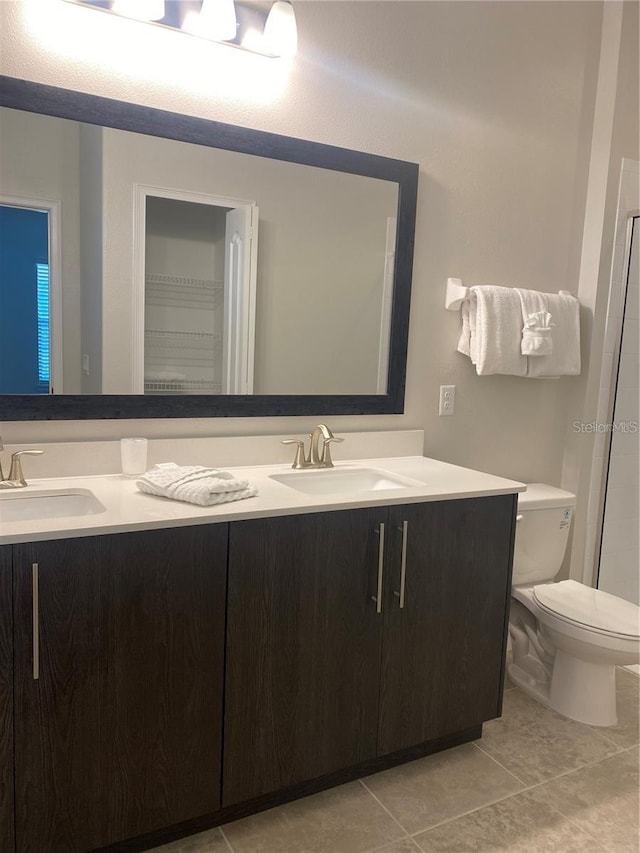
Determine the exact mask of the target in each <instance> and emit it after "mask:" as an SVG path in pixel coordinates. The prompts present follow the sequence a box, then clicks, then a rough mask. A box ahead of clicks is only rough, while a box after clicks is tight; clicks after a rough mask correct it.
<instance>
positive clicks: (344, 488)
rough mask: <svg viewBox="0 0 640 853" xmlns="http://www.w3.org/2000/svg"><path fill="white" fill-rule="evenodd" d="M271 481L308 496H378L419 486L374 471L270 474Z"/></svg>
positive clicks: (358, 469) (345, 470) (316, 471)
mask: <svg viewBox="0 0 640 853" xmlns="http://www.w3.org/2000/svg"><path fill="white" fill-rule="evenodd" d="M271 479H272V480H276V481H277V482H278V483H282V484H283V485H284V486H289V488H290V489H295V490H296V491H298V492H304V493H305V494H308V495H331V494H350V493H357V492H379V491H383V490H385V489H411V488H415V487H416V486H420V485H422V484H421V483H419V482H418V481H417V480H411V479H409V478H408V477H402V476H401V475H400V474H392V473H391V472H390V471H382V470H380V469H377V468H330V469H328V470H325V469H318V470H314V471H291V472H290V473H287V474H271Z"/></svg>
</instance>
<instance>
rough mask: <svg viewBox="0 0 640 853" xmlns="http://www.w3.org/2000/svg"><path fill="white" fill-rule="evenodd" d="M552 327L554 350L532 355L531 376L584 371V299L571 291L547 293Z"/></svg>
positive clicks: (559, 374) (565, 374)
mask: <svg viewBox="0 0 640 853" xmlns="http://www.w3.org/2000/svg"><path fill="white" fill-rule="evenodd" d="M544 296H545V298H546V302H547V305H548V309H547V310H548V311H549V312H550V313H551V314H552V316H553V321H554V323H555V326H554V328H553V329H552V332H551V334H552V337H553V353H552V354H551V355H543V356H541V357H540V358H530V359H529V367H528V372H527V376H531V377H534V378H543V377H546V376H578V375H579V374H580V369H581V364H580V302H579V301H578V300H577V299H576V298H575V296H572V294H571V293H569V292H567V291H560V293H545V294H544Z"/></svg>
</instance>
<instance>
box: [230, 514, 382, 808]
mask: <svg viewBox="0 0 640 853" xmlns="http://www.w3.org/2000/svg"><path fill="white" fill-rule="evenodd" d="M385 518H386V510H385V509H382V510H354V511H350V512H328V513H322V514H317V515H316V514H313V515H303V516H297V517H287V518H270V519H265V520H264V521H246V522H236V523H234V524H232V525H231V531H230V539H229V589H228V616H227V631H228V633H227V670H226V692H225V729H224V732H225V735H224V738H225V743H224V755H225V759H224V780H223V804H224V805H230V804H232V803H236V802H240V801H242V800H247V799H250V798H252V797H256V796H259V795H260V794H264V793H267V792H269V791H275V790H277V789H280V788H285V787H287V786H289V785H294V784H296V783H297V782H301V781H303V780H306V779H313V778H315V777H318V776H321V775H323V774H325V773H330V772H332V771H334V770H337V769H338V768H342V767H349V766H350V765H353V764H357V763H358V762H360V761H363V760H365V759H367V758H371V757H373V756H374V755H375V752H376V730H377V714H378V685H379V677H380V644H381V634H382V618H381V616H380V615H379V614H377V613H376V605H375V602H374V601H372V600H371V596H372V595H373V594H374V593H375V591H376V573H377V564H378V545H379V536H378V535H376V530H377V528H378V526H379V521H380V520H381V519H382V520H385Z"/></svg>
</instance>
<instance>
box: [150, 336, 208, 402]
mask: <svg viewBox="0 0 640 853" xmlns="http://www.w3.org/2000/svg"><path fill="white" fill-rule="evenodd" d="M144 337H145V352H146V364H147V368H150V369H151V370H153V369H154V368H160V367H162V366H163V365H164V366H166V365H167V360H169V361H170V362H171V364H177V365H180V366H181V367H196V368H198V367H200V368H202V369H203V370H211V368H212V364H213V362H214V361H215V358H216V356H219V353H220V351H221V349H222V335H221V334H214V333H212V332H188V331H184V330H178V329H145V332H144ZM150 378H151V377H147V379H150ZM151 381H155V380H153V379H151ZM179 381H182V380H179ZM189 381H191V380H189ZM189 381H185V382H183V387H184V388H185V389H186V388H187V387H188V386H189ZM193 381H195V382H201V381H205V380H200V379H194V380H193ZM207 381H208V382H209V384H212V383H211V382H210V381H209V380H207ZM145 385H146V380H145ZM202 393H203V394H204V393H207V392H206V391H204V390H203V391H202Z"/></svg>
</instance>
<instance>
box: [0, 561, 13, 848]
mask: <svg viewBox="0 0 640 853" xmlns="http://www.w3.org/2000/svg"><path fill="white" fill-rule="evenodd" d="M13 844H14V835H13V613H12V572H11V547H10V546H8V545H7V546H4V547H1V548H0V851H2V853H11V851H12V850H13Z"/></svg>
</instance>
